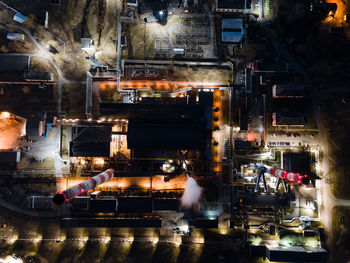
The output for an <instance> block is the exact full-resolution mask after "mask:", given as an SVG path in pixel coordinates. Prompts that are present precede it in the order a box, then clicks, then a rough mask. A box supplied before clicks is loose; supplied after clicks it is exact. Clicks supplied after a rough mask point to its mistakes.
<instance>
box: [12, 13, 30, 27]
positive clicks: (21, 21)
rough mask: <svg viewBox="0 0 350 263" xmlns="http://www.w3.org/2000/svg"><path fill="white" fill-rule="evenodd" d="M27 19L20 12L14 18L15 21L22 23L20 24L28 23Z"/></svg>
mask: <svg viewBox="0 0 350 263" xmlns="http://www.w3.org/2000/svg"><path fill="white" fill-rule="evenodd" d="M26 18H27V17H26V16H24V15H22V14H21V13H18V12H17V13H16V14H15V15H14V16H13V20H14V21H16V22H18V23H20V24H23V23H24V21H26Z"/></svg>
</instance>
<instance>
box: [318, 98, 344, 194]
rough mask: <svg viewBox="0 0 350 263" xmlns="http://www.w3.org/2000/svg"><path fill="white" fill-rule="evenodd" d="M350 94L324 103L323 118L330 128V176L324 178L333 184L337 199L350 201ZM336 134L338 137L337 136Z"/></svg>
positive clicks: (328, 99)
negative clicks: (349, 138)
mask: <svg viewBox="0 0 350 263" xmlns="http://www.w3.org/2000/svg"><path fill="white" fill-rule="evenodd" d="M349 103H350V94H349V93H345V94H344V93H338V94H334V95H331V96H328V97H327V98H326V99H325V100H324V101H323V104H322V105H323V107H324V108H323V116H324V118H325V120H326V123H327V126H328V149H329V155H330V157H331V159H330V170H331V172H330V173H329V174H325V175H323V176H325V177H326V179H327V180H328V181H329V182H330V183H331V190H332V192H333V195H334V196H335V197H336V198H340V199H350V192H349V188H350V174H349V169H350V165H349V163H350V154H349V150H348V149H349V147H350V143H349V140H348V134H349V132H350V128H349V127H350V126H349V124H350V118H349V114H350V106H349ZM335 134H336V136H335Z"/></svg>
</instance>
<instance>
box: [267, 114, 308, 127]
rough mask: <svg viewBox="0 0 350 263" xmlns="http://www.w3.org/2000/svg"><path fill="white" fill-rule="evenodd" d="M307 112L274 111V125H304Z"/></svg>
mask: <svg viewBox="0 0 350 263" xmlns="http://www.w3.org/2000/svg"><path fill="white" fill-rule="evenodd" d="M305 123H306V116H305V113H292V112H283V113H282V112H274V113H272V126H304V125H305Z"/></svg>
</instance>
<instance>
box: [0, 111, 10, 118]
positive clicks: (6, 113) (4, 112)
mask: <svg viewBox="0 0 350 263" xmlns="http://www.w3.org/2000/svg"><path fill="white" fill-rule="evenodd" d="M10 116H11V113H9V112H7V111H3V112H1V113H0V119H8V118H10Z"/></svg>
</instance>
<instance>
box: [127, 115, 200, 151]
mask: <svg viewBox="0 0 350 263" xmlns="http://www.w3.org/2000/svg"><path fill="white" fill-rule="evenodd" d="M127 141H128V148H129V149H154V148H156V149H174V150H186V149H189V150H190V149H198V150H200V149H205V148H206V147H207V129H206V121H205V119H204V118H200V119H185V118H173V119H170V118H169V119H129V126H128V137H127Z"/></svg>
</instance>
